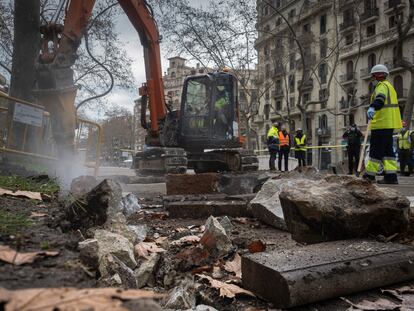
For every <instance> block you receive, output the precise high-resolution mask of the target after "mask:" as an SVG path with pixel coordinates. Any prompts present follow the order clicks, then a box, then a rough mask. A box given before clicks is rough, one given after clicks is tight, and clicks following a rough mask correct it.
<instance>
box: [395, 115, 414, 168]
mask: <svg viewBox="0 0 414 311" xmlns="http://www.w3.org/2000/svg"><path fill="white" fill-rule="evenodd" d="M402 126H403V128H402V129H401V132H400V133H399V134H398V136H397V150H398V159H399V160H400V174H401V176H403V175H405V176H410V175H411V173H412V172H413V166H412V163H411V144H412V138H411V136H413V133H412V132H411V131H409V130H408V127H407V122H405V121H403V122H402ZM406 166H407V167H408V172H406V171H405V167H406Z"/></svg>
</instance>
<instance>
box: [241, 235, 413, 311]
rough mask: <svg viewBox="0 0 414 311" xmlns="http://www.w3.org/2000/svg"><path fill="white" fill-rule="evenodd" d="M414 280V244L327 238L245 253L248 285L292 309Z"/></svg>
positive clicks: (246, 286)
mask: <svg viewBox="0 0 414 311" xmlns="http://www.w3.org/2000/svg"><path fill="white" fill-rule="evenodd" d="M412 279H414V248H413V247H409V246H405V245H400V244H392V243H380V242H375V241H369V240H347V241H335V242H326V243H320V244H313V245H308V246H305V247H296V248H293V249H290V250H283V251H273V252H267V253H266V252H265V253H255V254H248V255H245V256H243V257H242V282H243V287H244V288H246V289H249V290H251V291H253V292H254V293H255V294H257V295H258V296H260V297H262V298H263V299H265V300H268V301H270V302H272V303H273V304H274V305H275V307H277V308H289V307H293V306H298V305H304V304H308V303H311V302H316V301H321V300H326V299H329V298H334V297H340V296H342V295H347V294H351V293H355V292H359V291H363V290H368V289H372V288H377V287H382V286H386V285H391V284H394V283H399V282H404V281H408V280H412Z"/></svg>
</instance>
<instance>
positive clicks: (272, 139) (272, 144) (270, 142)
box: [267, 122, 279, 171]
mask: <svg viewBox="0 0 414 311" xmlns="http://www.w3.org/2000/svg"><path fill="white" fill-rule="evenodd" d="M278 126H279V124H278V123H277V122H276V123H273V125H272V127H271V128H270V129H269V131H268V132H267V148H268V150H269V154H270V158H269V169H270V170H271V171H274V170H276V166H275V161H276V157H277V153H278V152H279V129H278Z"/></svg>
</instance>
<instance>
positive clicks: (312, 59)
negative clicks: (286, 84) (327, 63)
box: [296, 53, 316, 69]
mask: <svg viewBox="0 0 414 311" xmlns="http://www.w3.org/2000/svg"><path fill="white" fill-rule="evenodd" d="M304 61H305V68H309V67H311V66H313V65H314V64H315V63H316V54H314V53H312V54H308V55H305V57H304ZM302 65H303V63H302V59H298V60H297V61H296V68H298V69H302Z"/></svg>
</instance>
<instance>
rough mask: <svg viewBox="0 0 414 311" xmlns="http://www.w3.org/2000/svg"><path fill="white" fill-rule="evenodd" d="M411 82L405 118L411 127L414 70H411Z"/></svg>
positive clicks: (413, 101) (413, 104) (413, 103)
mask: <svg viewBox="0 0 414 311" xmlns="http://www.w3.org/2000/svg"><path fill="white" fill-rule="evenodd" d="M410 74H411V83H410V88H409V90H408V96H407V102H406V103H405V109H404V115H403V120H405V121H407V124H408V127H411V120H412V118H413V107H414V71H410Z"/></svg>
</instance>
